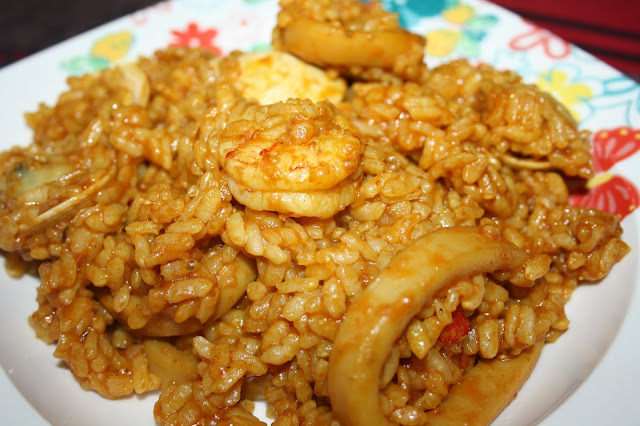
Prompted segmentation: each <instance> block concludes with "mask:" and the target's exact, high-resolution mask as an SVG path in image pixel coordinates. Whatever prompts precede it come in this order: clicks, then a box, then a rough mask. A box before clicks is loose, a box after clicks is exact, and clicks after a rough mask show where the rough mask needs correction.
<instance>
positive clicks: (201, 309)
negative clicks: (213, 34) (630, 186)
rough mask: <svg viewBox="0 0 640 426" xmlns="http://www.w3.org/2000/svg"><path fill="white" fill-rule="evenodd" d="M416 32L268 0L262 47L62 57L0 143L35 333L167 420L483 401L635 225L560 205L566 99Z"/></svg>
mask: <svg viewBox="0 0 640 426" xmlns="http://www.w3.org/2000/svg"><path fill="white" fill-rule="evenodd" d="M425 43H428V40H425V39H424V38H422V37H420V36H418V35H415V34H412V33H410V32H407V31H406V30H404V29H402V28H401V27H400V26H399V25H398V18H397V16H396V15H395V14H393V13H389V12H387V11H385V10H384V9H383V8H382V6H381V5H380V3H379V2H369V3H360V2H359V1H357V0H322V1H310V0H281V1H280V11H279V14H278V18H277V24H276V26H275V28H274V29H273V36H272V47H273V49H272V50H268V51H262V52H251V53H246V52H232V53H231V54H229V55H227V56H223V57H218V56H214V55H213V54H212V53H210V52H205V51H202V50H198V49H185V48H176V47H171V48H166V49H162V50H159V51H157V52H155V53H154V54H153V55H151V56H148V57H141V58H139V59H138V60H137V61H136V62H132V63H127V64H120V65H118V66H114V67H112V68H109V69H105V70H103V71H100V72H98V73H94V74H87V75H84V76H81V77H70V78H69V79H68V82H67V83H68V88H67V90H66V91H65V92H64V93H62V94H61V95H60V96H59V97H58V99H57V102H56V103H55V104H54V105H44V104H42V105H40V107H39V109H38V110H37V111H35V112H31V113H27V114H26V115H25V117H26V120H27V123H28V124H29V126H30V127H31V129H32V132H33V139H32V141H31V144H30V145H28V146H26V147H15V148H12V149H9V150H7V151H4V152H2V153H0V249H1V250H2V252H3V254H4V255H5V258H6V266H7V270H8V271H9V273H10V275H12V276H14V277H19V276H21V275H23V274H36V275H37V276H38V277H39V279H40V284H39V287H38V291H37V302H38V308H37V310H36V311H35V312H34V313H33V314H32V315H31V316H30V318H29V319H28V320H29V323H30V325H31V326H32V328H33V330H34V331H35V335H36V336H37V337H38V338H39V339H42V340H43V341H45V342H46V343H48V344H51V345H54V346H55V351H54V356H55V357H56V358H57V359H59V360H61V361H62V362H63V363H64V364H65V365H66V366H67V367H68V370H69V372H70V373H71V374H73V376H74V377H75V379H76V380H77V382H78V384H79V385H80V386H82V387H83V388H84V389H86V390H90V391H94V392H97V393H99V394H100V395H102V396H104V397H106V398H112V399H115V398H121V397H126V396H129V395H135V394H145V393H150V392H155V396H153V397H154V398H157V402H156V403H155V406H154V412H153V417H154V419H155V421H156V422H157V423H159V424H168V425H195V424H198V425H206V424H217V425H264V424H265V423H264V421H263V420H261V419H258V418H257V417H256V416H255V415H254V414H253V412H254V407H255V403H256V401H264V402H265V403H266V404H267V414H268V416H269V417H270V418H271V419H272V420H271V421H272V422H273V424H274V425H303V424H304V425H333V426H338V425H345V426H346V425H364V424H367V425H392V424H400V425H423V424H434V425H435V424H490V423H491V422H492V421H493V419H494V418H495V417H496V416H497V415H498V414H499V413H500V412H501V411H502V410H503V409H504V408H505V407H506V406H507V405H508V404H509V403H510V402H511V401H512V400H513V398H515V396H516V393H517V392H518V390H519V389H520V387H521V386H522V384H523V383H524V382H525V381H526V380H527V378H528V376H529V374H530V373H531V371H532V369H533V368H534V366H535V363H536V361H537V359H538V356H539V354H540V352H541V351H542V350H543V347H544V344H545V343H549V342H553V341H555V340H556V339H558V338H560V337H561V335H562V333H563V332H564V331H565V330H567V328H568V327H569V319H568V318H567V317H566V315H565V311H564V308H565V305H566V304H567V302H569V299H570V297H571V294H572V292H573V290H574V289H575V288H576V287H577V286H578V285H579V284H580V283H582V282H593V281H597V280H600V279H602V278H603V277H605V276H606V275H607V274H608V272H609V271H610V270H611V268H612V267H613V266H614V265H615V264H616V263H617V262H618V261H619V260H620V259H622V258H623V257H624V256H625V255H626V254H627V253H628V251H629V247H628V246H627V244H625V242H624V241H623V240H622V237H621V236H622V228H621V226H620V223H619V220H620V218H619V217H617V216H614V215H611V214H609V213H605V212H602V211H598V210H594V209H588V208H585V207H579V206H572V205H569V202H568V200H569V195H570V194H571V192H572V191H575V190H576V185H574V184H571V185H570V184H569V182H573V183H575V182H576V181H580V180H586V179H588V178H590V177H591V176H592V175H593V170H592V159H591V156H590V154H589V148H590V134H589V132H588V131H586V130H581V129H579V128H578V126H577V124H576V122H575V120H574V119H573V118H572V117H571V115H570V114H569V112H568V111H567V109H566V108H565V107H564V106H563V105H561V104H560V103H558V102H557V101H556V100H555V99H554V98H553V97H552V96H551V95H550V94H547V93H545V92H542V91H541V90H540V89H539V88H537V87H536V86H533V85H529V84H525V83H524V82H523V81H522V79H521V78H520V76H518V75H516V74H515V73H513V72H510V71H503V70H497V69H494V68H492V67H491V66H488V65H472V64H471V63H469V62H468V61H465V60H456V61H453V62H450V63H446V64H444V65H440V66H437V67H433V68H432V67H429V66H428V65H426V64H425V62H424V58H423V52H424V48H425ZM149 416H151V413H149Z"/></svg>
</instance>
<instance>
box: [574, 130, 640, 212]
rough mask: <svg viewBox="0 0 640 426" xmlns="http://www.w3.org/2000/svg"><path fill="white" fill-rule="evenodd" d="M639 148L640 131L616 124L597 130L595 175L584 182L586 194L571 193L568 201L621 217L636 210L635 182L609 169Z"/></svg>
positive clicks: (594, 152) (637, 198)
mask: <svg viewBox="0 0 640 426" xmlns="http://www.w3.org/2000/svg"><path fill="white" fill-rule="evenodd" d="M639 149H640V130H633V129H630V128H629V127H619V128H616V129H613V130H601V131H600V132H598V133H596V135H595V136H594V138H593V144H592V145H591V155H592V156H593V170H594V172H595V173H596V175H595V176H594V177H593V178H591V179H590V180H589V182H587V189H588V192H587V193H584V194H574V195H572V196H571V199H570V202H571V204H572V205H574V206H585V207H589V208H595V209H599V210H604V211H606V212H609V213H612V214H617V215H620V218H624V217H625V216H627V215H628V214H629V213H631V212H632V211H633V210H635V209H636V208H637V207H638V205H639V203H640V196H639V195H638V190H637V189H636V187H635V185H634V184H633V183H632V182H630V181H629V180H627V179H625V178H623V177H622V176H617V175H614V174H613V173H609V172H608V170H609V169H610V168H611V167H613V165H614V164H616V163H618V162H620V161H622V160H623V159H625V158H627V157H629V156H631V155H633V154H634V153H635V152H636V151H638V150H639Z"/></svg>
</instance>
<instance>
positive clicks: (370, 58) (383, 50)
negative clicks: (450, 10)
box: [280, 16, 425, 70]
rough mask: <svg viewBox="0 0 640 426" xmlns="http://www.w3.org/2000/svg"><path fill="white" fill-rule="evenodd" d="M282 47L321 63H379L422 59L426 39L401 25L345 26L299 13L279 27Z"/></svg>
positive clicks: (388, 65)
mask: <svg viewBox="0 0 640 426" xmlns="http://www.w3.org/2000/svg"><path fill="white" fill-rule="evenodd" d="M280 31H281V40H282V45H283V47H284V48H285V49H286V50H287V51H288V52H290V53H292V54H293V55H295V56H297V57H299V58H300V59H302V60H304V61H307V62H310V63H312V64H314V65H318V66H320V67H327V66H329V67H331V66H334V67H336V66H337V67H353V66H360V67H379V68H382V69H387V70H392V69H393V68H394V65H396V64H398V63H400V62H406V63H416V64H418V63H422V60H423V52H424V46H425V39H424V38H423V37H420V36H419V35H417V34H413V33H410V32H409V31H406V30H404V29H401V28H397V29H384V30H378V31H372V32H368V31H361V30H348V29H345V28H342V27H337V26H334V25H331V24H329V23H326V22H320V21H316V20H313V19H310V18H306V17H302V16H298V17H296V19H295V20H292V21H291V22H290V23H289V24H287V26H286V27H284V28H282V29H281V30H280Z"/></svg>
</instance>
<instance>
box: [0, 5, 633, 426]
mask: <svg viewBox="0 0 640 426" xmlns="http://www.w3.org/2000/svg"><path fill="white" fill-rule="evenodd" d="M384 3H385V6H386V7H388V8H391V9H394V10H396V11H398V12H399V13H400V16H401V19H402V22H403V23H404V24H406V25H407V26H409V27H410V28H412V29H413V30H414V31H416V32H419V33H422V34H426V35H427V37H428V40H429V43H428V48H427V49H428V55H427V61H428V62H429V63H430V64H437V63H440V62H442V61H445V60H449V59H451V58H454V57H467V58H469V59H470V60H472V61H473V62H486V63H491V64H493V65H495V66H497V67H498V68H509V69H513V70H515V71H517V72H519V73H520V74H522V75H523V76H524V78H525V79H526V80H527V81H529V82H532V83H538V84H540V85H541V86H542V87H543V88H545V89H546V90H550V91H551V92H552V93H554V95H556V96H557V97H559V98H560V99H561V100H562V101H563V102H564V103H567V104H568V105H569V107H570V108H571V111H572V112H573V113H574V114H575V115H576V116H577V117H578V118H579V119H580V122H581V126H582V127H583V128H589V129H591V130H593V131H594V134H595V135H596V136H597V137H599V138H600V139H602V140H603V141H607V142H608V143H609V145H607V146H608V147H609V148H613V150H614V151H616V150H617V151H616V152H618V157H621V155H620V150H619V149H618V148H620V146H622V144H623V142H624V140H626V139H628V140H627V141H626V143H625V144H624V147H623V149H625V148H629V150H630V151H629V152H634V151H635V149H636V145H638V144H640V136H636V133H635V131H638V134H639V135H640V87H638V86H637V85H636V84H635V83H634V82H632V81H631V80H629V79H627V78H626V77H624V76H622V75H621V74H620V73H619V72H617V71H615V70H613V69H611V68H610V67H608V66H606V65H604V64H603V63H601V62H599V61H597V60H596V59H594V58H593V57H591V56H590V55H588V54H586V53H584V52H583V51H581V50H579V49H577V48H575V47H574V46H571V45H569V44H568V43H565V42H563V41H562V40H561V39H559V38H557V37H555V36H553V35H552V34H549V33H548V32H546V31H544V30H540V29H537V28H535V27H533V26H532V25H531V24H529V23H527V22H525V21H523V20H522V19H521V18H519V17H518V16H516V15H513V14H511V13H509V12H506V11H505V10H503V9H501V8H499V7H497V6H495V5H492V4H489V3H485V2H481V1H474V0H464V1H458V0H446V1H432V2H422V1H419V0H415V1H412V0H395V1H392V0H385V1H384ZM276 11H277V5H276V2H275V0H263V1H261V0H244V1H242V2H240V1H237V2H233V3H231V2H225V1H223V0H210V1H205V0H182V1H170V2H164V3H160V4H158V5H156V6H153V7H151V8H148V9H145V10H142V11H140V12H138V13H135V14H133V15H131V16H127V17H124V18H121V19H119V20H116V21H114V22H112V23H110V24H107V25H104V26H101V27H99V28H97V29H95V30H92V31H89V32H87V33H85V34H83V35H81V36H78V37H75V38H73V39H71V40H69V41H66V42H64V43H62V44H60V45H57V46H55V47H53V48H51V49H48V50H46V51H44V52H41V53H39V54H36V55H33V56H31V57H29V58H26V59H24V60H22V61H20V62H18V63H16V64H14V65H10V66H8V67H5V68H4V69H1V70H0V149H6V148H8V147H10V146H11V145H16V144H21V145H26V144H27V143H28V142H29V139H30V133H29V131H28V129H27V127H26V125H25V124H24V120H23V118H22V114H23V112H25V111H34V110H35V109H36V108H37V105H38V103H39V102H46V103H48V104H52V103H54V102H55V99H56V97H57V95H58V94H59V93H60V92H62V91H63V90H64V88H65V84H64V81H65V78H66V77H67V76H68V75H69V74H71V73H82V72H86V71H92V70H96V69H98V68H100V67H104V66H108V65H111V64H113V63H115V62H117V61H121V60H125V61H126V60H133V59H135V58H136V57H138V56H139V55H142V54H144V55H149V54H151V53H152V52H153V51H154V50H155V49H157V48H161V47H163V46H166V45H168V44H171V43H189V44H191V45H193V44H196V45H198V44H199V45H201V46H202V45H203V43H204V45H205V46H209V47H211V48H213V49H219V50H220V51H221V52H222V53H227V52H229V51H230V50H231V49H234V48H236V49H241V50H252V49H259V48H262V47H264V46H265V45H266V44H268V42H269V40H270V33H271V28H272V27H273V25H274V23H275V13H276ZM603 131H606V132H608V133H606V134H605V133H603ZM621 131H622V133H625V132H626V134H627V136H620V132H621ZM616 135H618V136H617V137H616ZM634 137H635V139H634ZM616 138H617V141H616ZM629 152H628V153H627V154H629ZM607 153H608V154H607V155H610V154H611V152H610V151H607ZM601 156H602V155H601ZM622 157H624V156H622ZM608 158H609V157H608ZM618 160H619V161H615V162H614V161H609V162H608V163H607V162H606V161H605V162H601V163H602V164H605V163H606V164H605V165H604V166H601V167H600V169H599V170H598V172H599V176H600V178H603V177H605V175H606V176H609V177H611V176H614V179H613V180H611V181H610V182H615V183H616V185H617V188H618V189H619V190H621V191H627V192H626V194H627V195H626V197H621V196H616V197H614V196H613V194H614V193H615V191H614V190H612V189H611V188H610V187H607V186H606V185H601V186H600V187H596V189H595V190H594V191H596V192H598V193H599V194H600V195H601V196H602V197H601V200H605V201H606V202H607V208H609V209H614V208H617V209H618V211H619V209H621V208H622V207H621V203H625V199H624V198H627V201H628V199H629V197H632V198H633V197H635V198H634V200H637V191H635V188H634V186H633V184H632V182H635V183H640V157H639V156H638V155H629V156H627V157H625V158H619V159H618ZM605 169H606V170H605ZM620 182H622V183H620ZM625 182H626V183H625ZM634 191H635V192H634ZM618 192H620V191H618ZM616 202H617V203H618V204H617V207H616V206H614V204H616ZM636 203H637V201H636ZM634 204H635V203H634ZM627 212H628V211H625V213H627ZM639 222H640V215H639V214H638V213H635V212H634V213H631V214H629V215H628V216H626V218H625V219H624V221H623V226H624V228H625V234H624V239H625V240H626V241H627V242H628V243H629V244H630V245H631V247H632V249H633V251H632V253H631V254H630V255H629V256H627V257H626V258H625V259H624V260H623V261H622V262H621V263H620V264H618V265H616V267H615V268H614V270H613V272H612V274H611V275H610V276H609V277H607V278H606V279H605V280H604V281H603V282H601V283H599V284H597V285H586V286H583V287H581V288H579V289H578V290H577V291H576V292H575V294H574V296H573V298H572V300H571V301H570V303H569V305H568V307H567V315H568V317H569V319H570V320H571V326H570V328H569V331H568V332H567V333H566V334H565V335H563V336H562V337H561V338H560V340H559V341H558V342H557V343H554V344H552V345H547V346H546V347H545V349H544V352H543V354H542V358H541V360H540V362H539V363H538V366H537V367H536V369H535V371H534V373H533V375H532V377H531V379H530V380H529V381H528V382H527V383H526V384H525V386H524V388H523V389H522V390H521V392H520V393H519V395H518V397H517V398H516V400H515V401H514V402H513V403H512V404H511V405H510V406H509V407H508V408H507V409H506V410H505V411H504V412H503V413H502V415H501V416H500V417H499V418H498V419H497V420H496V422H495V423H496V424H499V425H526V424H536V423H540V422H541V423H542V424H544V425H546V426H549V425H553V426H556V425H558V426H559V425H566V424H582V425H602V424H617V425H632V424H638V419H637V415H636V409H637V407H638V403H640V392H638V391H637V383H638V382H640V362H638V361H637V354H638V353H640V342H639V341H638V337H637V332H636V328H637V327H638V326H640V293H639V292H638V291H635V287H636V285H637V283H638V281H639V274H638V263H637V261H636V259H637V253H638V248H639V247H638V225H639ZM36 287H37V281H36V280H35V279H30V278H24V279H21V280H12V279H10V278H8V277H7V276H6V274H5V272H4V269H2V271H0V294H1V295H2V297H1V298H0V323H2V324H4V327H3V328H2V331H1V333H2V334H1V341H2V346H0V363H1V364H2V367H3V370H2V371H1V372H0V393H1V394H2V395H3V397H2V399H0V409H1V412H2V413H3V415H2V423H3V424H29V425H41V424H47V423H51V424H55V425H62V424H68V425H113V424H123V425H129V424H136V425H141V426H144V425H153V424H155V423H154V421H153V415H152V409H153V403H154V402H155V400H156V398H157V395H151V396H150V397H146V398H137V397H131V398H128V399H124V400H119V401H109V400H106V399H103V398H101V397H100V396H98V395H97V394H96V393H94V392H86V391H83V390H81V388H80V386H78V384H77V383H76V382H75V380H74V379H73V378H72V376H71V374H70V373H69V372H68V371H67V369H66V368H65V367H64V366H62V365H61V364H60V363H58V362H57V361H56V360H55V359H54V358H53V357H52V352H53V347H52V346H47V345H45V344H44V343H43V342H41V341H39V340H37V339H36V338H35V336H34V333H33V331H32V330H31V329H30V327H29V326H28V324H27V317H28V316H29V315H30V314H31V313H32V312H33V311H34V310H35V308H36V303H35V294H36ZM576 389H577V390H576ZM574 391H575V392H574Z"/></svg>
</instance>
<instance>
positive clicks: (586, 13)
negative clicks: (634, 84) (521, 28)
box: [493, 0, 640, 78]
mask: <svg viewBox="0 0 640 426" xmlns="http://www.w3.org/2000/svg"><path fill="white" fill-rule="evenodd" d="M493 1H494V3H496V4H499V5H501V6H504V7H506V8H507V9H511V10H513V11H514V12H516V13H518V14H520V15H522V16H523V17H525V18H527V19H529V20H531V21H533V22H535V23H536V24H538V25H540V26H541V27H545V28H547V29H549V30H551V31H553V32H555V33H556V34H558V35H559V36H561V37H563V38H565V39H566V40H568V41H571V42H573V43H574V44H576V45H578V46H580V47H582V48H583V49H585V50H586V51H588V52H590V53H592V54H594V55H596V56H598V57H599V58H600V59H602V60H603V61H605V62H607V63H609V64H610V65H613V66H614V67H616V68H618V69H619V70H621V71H623V72H626V73H628V74H630V75H631V76H633V77H636V78H637V77H640V1H638V0H493Z"/></svg>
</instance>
